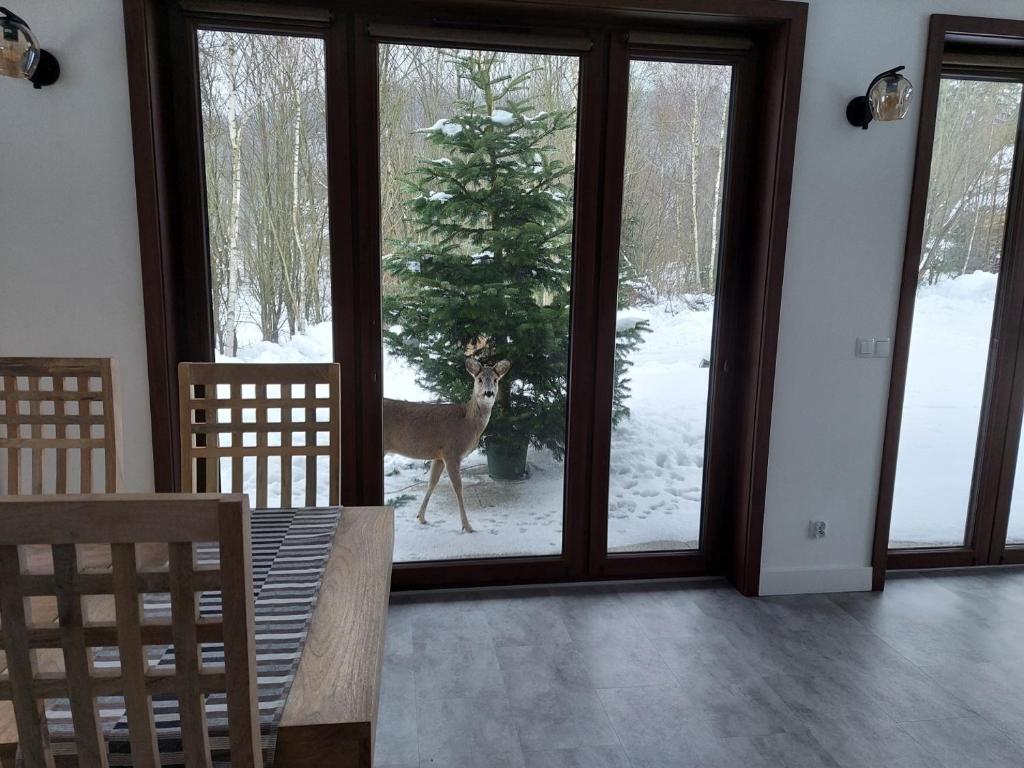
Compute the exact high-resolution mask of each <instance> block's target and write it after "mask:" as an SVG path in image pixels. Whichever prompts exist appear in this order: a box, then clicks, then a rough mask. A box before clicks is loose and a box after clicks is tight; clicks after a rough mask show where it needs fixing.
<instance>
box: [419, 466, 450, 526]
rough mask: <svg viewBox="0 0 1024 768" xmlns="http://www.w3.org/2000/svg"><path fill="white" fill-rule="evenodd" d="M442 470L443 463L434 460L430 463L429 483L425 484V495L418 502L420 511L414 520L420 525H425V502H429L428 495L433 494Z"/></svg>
mask: <svg viewBox="0 0 1024 768" xmlns="http://www.w3.org/2000/svg"><path fill="white" fill-rule="evenodd" d="M442 469H444V462H443V461H441V460H440V459H434V460H433V461H431V462H430V482H428V483H427V493H426V494H425V495H424V496H423V501H421V502H420V511H419V512H417V513H416V519H417V520H418V521H419V522H420V523H421V524H422V525H426V524H427V502H428V501H430V494H432V493H433V492H434V488H435V487H436V486H437V481H438V480H440V479H441V470H442Z"/></svg>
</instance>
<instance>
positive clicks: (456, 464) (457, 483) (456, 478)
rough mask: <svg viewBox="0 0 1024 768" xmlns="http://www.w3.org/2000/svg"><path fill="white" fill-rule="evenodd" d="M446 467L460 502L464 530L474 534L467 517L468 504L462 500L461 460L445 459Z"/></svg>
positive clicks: (460, 514)
mask: <svg viewBox="0 0 1024 768" xmlns="http://www.w3.org/2000/svg"><path fill="white" fill-rule="evenodd" d="M444 465H445V467H446V468H447V469H448V479H449V480H450V481H451V483H452V490H454V491H455V496H456V498H458V500H459V516H460V517H461V518H462V530H464V531H465V532H466V533H472V532H473V526H471V525H470V524H469V518H468V517H466V503H465V502H464V501H463V500H462V466H461V460H460V459H453V460H451V461H449V460H448V459H445V461H444Z"/></svg>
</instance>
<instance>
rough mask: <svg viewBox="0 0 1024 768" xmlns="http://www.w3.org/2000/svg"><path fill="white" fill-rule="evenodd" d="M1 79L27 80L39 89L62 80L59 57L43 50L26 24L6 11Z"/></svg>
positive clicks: (0, 20)
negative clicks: (59, 79)
mask: <svg viewBox="0 0 1024 768" xmlns="http://www.w3.org/2000/svg"><path fill="white" fill-rule="evenodd" d="M0 75H5V76H7V77H18V78H24V79H26V80H28V81H29V82H31V83H32V85H33V86H35V87H36V88H42V87H43V86H44V85H53V84H54V83H55V82H57V78H58V77H60V64H59V63H58V62H57V59H56V57H55V56H54V55H53V54H52V53H50V52H49V51H44V50H43V49H42V48H40V47H39V41H38V40H37V39H36V36H35V35H34V34H32V30H31V29H29V28H28V24H26V23H25V20H24V19H22V18H20V17H18V16H16V15H14V14H13V13H11V12H10V11H9V10H7V9H6V8H0Z"/></svg>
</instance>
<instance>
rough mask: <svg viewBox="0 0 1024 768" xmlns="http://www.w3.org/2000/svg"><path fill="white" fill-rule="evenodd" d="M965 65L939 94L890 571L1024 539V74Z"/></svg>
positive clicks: (984, 556) (996, 558)
mask: <svg viewBox="0 0 1024 768" xmlns="http://www.w3.org/2000/svg"><path fill="white" fill-rule="evenodd" d="M956 61H957V63H956V64H951V65H950V66H948V67H947V68H946V69H945V70H944V71H943V76H942V77H941V79H940V80H939V82H938V89H937V99H936V107H935V128H934V138H933V140H932V146H931V162H930V170H929V178H928V191H927V200H926V203H925V206H924V222H923V236H922V245H921V253H920V257H919V259H918V264H917V284H916V287H915V292H914V297H913V317H912V325H911V332H910V344H909V355H908V358H907V366H906V381H905V390H904V393H903V404H902V414H901V419H900V424H899V426H900V429H899V443H898V453H897V458H896V465H895V471H894V478H893V486H892V508H891V522H890V526H889V531H888V547H889V556H888V563H889V566H890V567H901V566H902V567H922V566H927V565H973V564H984V563H997V562H1001V561H1003V560H1004V559H1005V552H1007V551H1008V550H1007V547H1008V546H1009V547H1011V548H1012V547H1013V546H1014V545H1015V544H1017V543H1018V542H1020V541H1022V540H1024V533H1022V530H1021V528H1022V526H1021V522H1020V521H1021V517H1022V516H1021V512H1020V511H1019V510H1020V507H1021V503H1020V501H1019V497H1020V484H1019V483H1016V482H1015V480H1016V479H1019V476H1020V475H1021V474H1022V472H1021V471H1020V470H1019V468H1017V469H1016V470H1015V466H1014V457H1015V456H1017V455H1018V452H1017V450H1016V446H1015V443H1016V441H1017V436H1018V435H1019V434H1020V420H1021V410H1020V398H1021V393H1020V390H1021V386H1022V380H1021V379H1020V378H1019V376H1020V367H1021V362H1022V361H1024V349H1022V347H1021V340H1022V333H1021V331H1022V325H1021V322H1022V313H1021V307H1022V306H1024V264H1021V258H1020V257H1021V253H1020V242H1021V240H1020V234H1021V229H1020V223H1019V221H1020V219H1021V215H1022V210H1021V204H1022V200H1021V196H1020V191H1019V188H1020V168H1019V165H1020V162H1019V157H1020V142H1021V126H1022V94H1024V85H1022V80H1024V69H1021V71H1020V73H1019V74H1014V73H1013V69H1012V67H1009V68H1007V67H1005V63H1006V62H1005V61H1004V59H1002V58H1000V59H998V62H999V66H996V67H993V60H989V59H985V58H984V57H983V56H979V55H974V56H972V57H968V58H967V59H966V60H964V61H961V60H960V59H959V58H957V59H956ZM1015 485H1016V486H1017V490H1016V492H1015V491H1014V486H1015ZM1011 559H1012V558H1011Z"/></svg>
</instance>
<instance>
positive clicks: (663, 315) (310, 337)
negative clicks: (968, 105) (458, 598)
mask: <svg viewBox="0 0 1024 768" xmlns="http://www.w3.org/2000/svg"><path fill="white" fill-rule="evenodd" d="M628 4H629V3H627V6H628ZM257 6H258V7H257ZM257 6H253V7H252V8H251V9H250V8H249V7H248V6H246V7H245V8H243V7H241V5H239V4H235V3H231V2H227V1H225V2H222V1H221V0H209V2H207V3H203V4H199V5H197V4H194V3H185V2H180V1H179V0H172V1H171V2H168V3H167V4H166V7H165V8H164V6H161V7H162V8H164V10H163V11H162V12H161V13H160V14H158V15H157V16H156V17H154V19H152V23H153V28H152V29H150V28H149V27H146V28H145V29H144V30H142V31H141V32H139V34H141V35H142V38H143V39H145V40H150V37H152V38H153V39H154V40H155V39H157V38H158V39H159V44H158V45H159V50H166V51H167V53H168V57H167V61H166V62H164V61H163V60H162V59H161V60H159V61H157V62H156V63H155V65H154V66H156V67H157V68H158V69H159V70H160V72H159V79H160V83H161V85H160V86H159V87H153V84H152V82H150V81H149V80H147V81H146V83H145V84H144V88H143V90H145V89H146V88H149V91H148V93H149V97H150V98H151V99H152V100H153V103H154V104H157V103H158V102H159V108H157V106H154V107H153V112H152V113H150V114H149V115H148V118H147V119H148V120H150V121H151V123H152V124H153V125H151V128H152V130H151V131H150V132H149V133H147V132H146V129H145V127H144V126H142V123H143V122H145V121H144V120H140V126H141V128H140V131H139V132H138V135H137V137H136V138H137V139H138V140H139V141H140V142H142V143H143V144H145V143H146V142H147V141H149V140H150V139H153V132H154V131H157V132H159V137H158V139H159V147H156V148H155V149H153V152H154V153H155V154H154V156H152V157H144V158H143V160H144V161H145V162H147V163H149V165H148V166H147V167H150V166H152V168H153V172H154V174H155V175H154V179H155V181H154V183H155V188H158V189H159V197H158V199H154V200H150V199H148V198H143V199H142V200H141V203H140V205H141V206H143V207H148V208H152V209H153V210H154V211H155V213H154V215H153V218H152V221H150V220H147V222H146V224H147V225H148V224H153V223H154V222H155V224H154V226H155V227H156V229H155V230H154V231H152V232H148V234H147V236H148V239H147V242H148V243H150V245H149V250H146V252H145V255H144V257H143V262H144V264H143V266H144V270H145V271H146V278H145V279H146V285H147V286H148V290H149V292H148V293H147V313H148V316H149V317H150V318H151V320H152V321H153V324H154V328H153V329H152V332H151V333H150V338H151V339H155V340H158V341H159V342H160V343H161V344H162V346H160V345H158V346H157V347H155V348H154V349H153V350H152V354H151V360H150V363H151V366H150V368H151V372H152V373H153V376H154V377H155V378H154V379H153V387H152V394H153V397H154V403H155V405H154V409H155V410H154V413H158V415H159V418H157V419H156V420H155V421H154V429H155V430H156V432H157V433H158V434H157V438H155V441H154V444H155V448H154V450H155V451H156V452H157V453H158V454H159V455H160V456H161V459H160V461H158V464H160V465H161V466H166V467H167V471H166V472H163V473H162V474H161V479H160V485H161V487H167V488H171V487H175V485H176V484H177V483H178V480H179V479H180V478H178V477H177V475H178V474H180V473H179V472H178V470H177V467H176V466H175V462H174V460H173V455H174V446H175V445H176V438H175V435H176V432H177V430H178V428H179V427H178V425H179V419H178V417H177V414H176V412H175V402H176V401H175V400H174V399H173V397H172V395H173V393H174V391H175V383H174V381H173V380H172V379H173V373H174V370H175V368H176V366H177V365H178V363H179V362H181V361H233V362H240V363H262V364H266V363H275V362H307V361H332V360H333V361H337V362H338V363H339V364H340V371H341V381H340V396H339V398H338V399H339V422H340V424H339V432H340V446H339V453H340V462H339V463H340V467H341V470H340V476H334V477H329V476H328V475H327V473H326V472H325V473H323V474H322V478H323V482H324V483H327V482H332V483H336V484H337V485H336V487H337V490H338V496H339V497H340V500H341V502H342V503H343V504H346V505H362V504H381V503H387V504H389V505H391V506H393V507H394V508H395V517H396V537H395V562H396V570H395V572H394V574H393V583H394V584H395V586H396V587H398V588H405V587H426V586H458V585H468V584H506V583H515V582H540V581H565V580H573V579H598V578H623V577H630V576H679V575H689V574H705V573H729V574H730V575H731V576H733V577H734V578H735V579H736V581H737V583H738V584H740V586H741V588H742V589H744V590H745V591H747V592H755V591H756V589H757V574H758V573H759V569H758V567H757V563H758V558H759V548H758V547H757V546H755V544H754V542H755V541H756V540H757V536H756V535H746V534H744V536H743V537H742V540H740V539H737V541H736V542H728V541H726V540H725V538H723V537H716V530H720V531H724V532H726V533H727V534H728V535H732V532H734V531H735V532H739V531H746V532H748V533H751V532H753V530H754V529H755V528H756V527H757V526H758V525H759V520H760V516H761V514H762V510H761V504H762V498H761V497H762V495H763V494H761V493H760V492H759V491H758V490H757V488H759V487H760V486H761V485H763V478H764V476H765V474H766V472H767V441H766V440H765V435H767V429H768V425H769V423H770V421H769V416H770V413H769V409H767V408H765V407H764V404H765V403H767V402H768V401H769V400H770V397H769V395H770V392H771V388H772V386H773V383H772V382H773V369H772V365H771V360H773V359H774V355H773V354H771V353H770V349H769V348H770V347H771V345H772V344H773V343H774V341H773V340H774V337H775V334H776V332H777V322H778V310H779V302H780V296H781V284H780V281H779V279H778V276H779V275H780V274H781V273H780V270H781V264H782V257H783V253H782V251H783V247H784V238H783V237H781V234H780V233H781V232H783V230H784V227H781V224H780V225H779V226H775V223H777V222H783V221H785V217H786V210H785V207H786V201H787V200H788V184H789V175H788V171H787V170H785V168H784V166H785V167H788V163H789V159H788V158H789V157H790V154H791V151H792V143H793V133H794V125H793V115H794V112H795V109H796V103H795V98H793V94H795V93H796V91H795V90H793V89H791V88H785V87H781V86H782V84H783V83H795V82H796V81H797V78H798V77H799V72H798V71H797V70H798V69H799V68H798V67H792V66H790V64H789V63H785V64H784V62H797V61H799V57H795V56H794V54H793V51H792V50H791V49H793V50H796V48H798V47H799V45H798V43H799V40H800V39H801V36H802V29H803V27H802V19H803V12H802V10H801V8H799V7H797V6H794V7H793V8H790V9H787V10H789V11H792V13H791V14H783V16H778V17H776V16H772V17H770V18H761V17H756V18H755V17H754V16H742V17H737V18H735V19H733V20H731V21H729V22H728V23H726V22H724V21H723V23H721V24H717V23H713V24H711V26H709V25H708V19H707V18H705V17H704V16H701V15H699V14H698V15H693V14H691V15H688V14H687V13H685V12H684V13H679V14H668V15H667V16H666V18H665V19H663V20H660V21H658V22H653V21H652V20H651V19H650V18H649V17H648V16H647V15H646V14H645V13H644V12H641V11H639V10H630V9H628V8H626V7H624V8H623V9H620V10H618V11H615V12H614V13H609V11H608V10H602V11H599V12H596V13H594V14H592V13H591V12H590V10H589V9H582V8H576V7H575V6H572V5H571V4H567V5H564V6H559V7H555V6H552V7H550V8H548V7H545V8H543V9H541V8H538V9H534V10H535V13H533V14H532V15H531V24H530V26H529V27H524V26H523V25H522V19H521V8H519V6H518V5H517V4H516V3H514V2H503V0H498V2H497V3H495V4H494V7H493V8H492V11H493V17H494V18H493V24H487V25H484V26H481V25H480V24H479V23H478V22H479V20H478V19H476V18H475V16H474V15H473V14H471V13H469V12H467V11H465V10H464V9H459V8H456V7H455V6H449V5H448V4H445V3H441V2H433V0H431V1H430V2H423V3H411V2H404V1H403V0H398V1H397V2H395V3H392V2H390V0H389V2H387V3H382V4H380V6H379V7H369V6H366V5H365V4H358V3H348V2H346V0H314V2H312V3H311V4H310V5H309V7H306V6H303V7H302V8H298V7H296V8H295V9H292V8H291V7H290V6H289V7H285V6H283V5H282V6H280V7H278V6H274V7H273V8H271V7H270V6H265V7H264V6H262V5H258V4H257ZM694 13H695V12H694ZM670 20H671V23H669V21H670ZM698 28H699V34H695V30H697V29H698ZM136 31H138V30H136ZM794 34H795V35H796V37H794V36H793V35H794ZM133 40H134V38H133ZM136 42H137V41H136ZM151 42H152V41H151ZM156 44H157V43H154V45H156ZM151 50H157V48H152V49H151ZM766 63H771V66H770V67H764V66H763V65H764V64H766ZM165 70H166V71H165ZM154 77H156V75H154ZM770 82H776V83H777V84H778V87H773V88H771V89H769V90H768V91H765V87H766V85H767V84H768V83H770ZM765 93H769V96H767V97H766V96H765ZM153 126H155V127H153ZM769 134H770V135H772V136H774V137H775V139H773V140H772V141H769V142H766V141H763V140H762V137H763V136H765V135H769ZM148 208H147V209H148ZM755 216H756V217H759V218H758V219H757V220H758V221H761V222H763V223H765V224H771V226H759V227H751V226H748V225H747V224H748V223H749V222H750V221H752V220H754V217H755ZM164 225H166V230H164V229H162V227H163V226H164ZM165 246H166V248H167V250H166V251H165ZM172 246H173V247H172ZM151 256H152V257H151ZM165 379H166V380H165ZM246 394H247V393H246V392H245V391H243V392H242V393H241V398H242V399H243V400H244V399H245V397H246ZM268 397H273V393H271V392H268ZM766 398H767V399H766ZM241 410H242V411H246V410H247V409H246V408H244V406H242V407H241ZM268 416H269V417H270V418H271V419H273V418H276V417H280V418H281V419H284V420H287V417H288V416H292V417H293V418H297V417H298V416H297V415H296V414H290V413H289V414H278V413H277V409H273V408H271V409H270V413H269V414H268ZM245 417H246V414H245V413H243V414H242V418H243V420H244V419H245ZM245 439H246V440H247V439H248V438H245ZM257 439H259V438H257ZM306 439H308V438H306ZM243 447H244V446H243ZM737 457H739V458H738V459H737ZM236 469H237V467H236ZM240 469H241V471H242V472H243V475H244V478H245V479H246V481H247V482H248V481H249V480H252V479H253V478H249V474H251V473H249V472H248V470H247V469H246V468H245V467H244V466H242V467H241V468H240ZM287 470H288V468H287V467H282V468H281V469H280V473H281V475H282V485H287V477H286V474H287ZM258 471H259V470H257V473H258ZM269 471H270V477H269V478H268V483H269V485H270V487H271V491H270V493H271V496H273V494H274V490H273V488H274V485H275V483H276V482H277V478H276V476H275V472H276V471H277V469H276V468H271V469H270V470H269ZM236 474H237V473H236ZM292 474H295V470H294V468H293V471H292ZM248 484H250V485H251V483H248ZM743 488H748V489H749V492H746V491H744V490H743ZM737 536H739V533H737ZM733 544H735V546H733Z"/></svg>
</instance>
